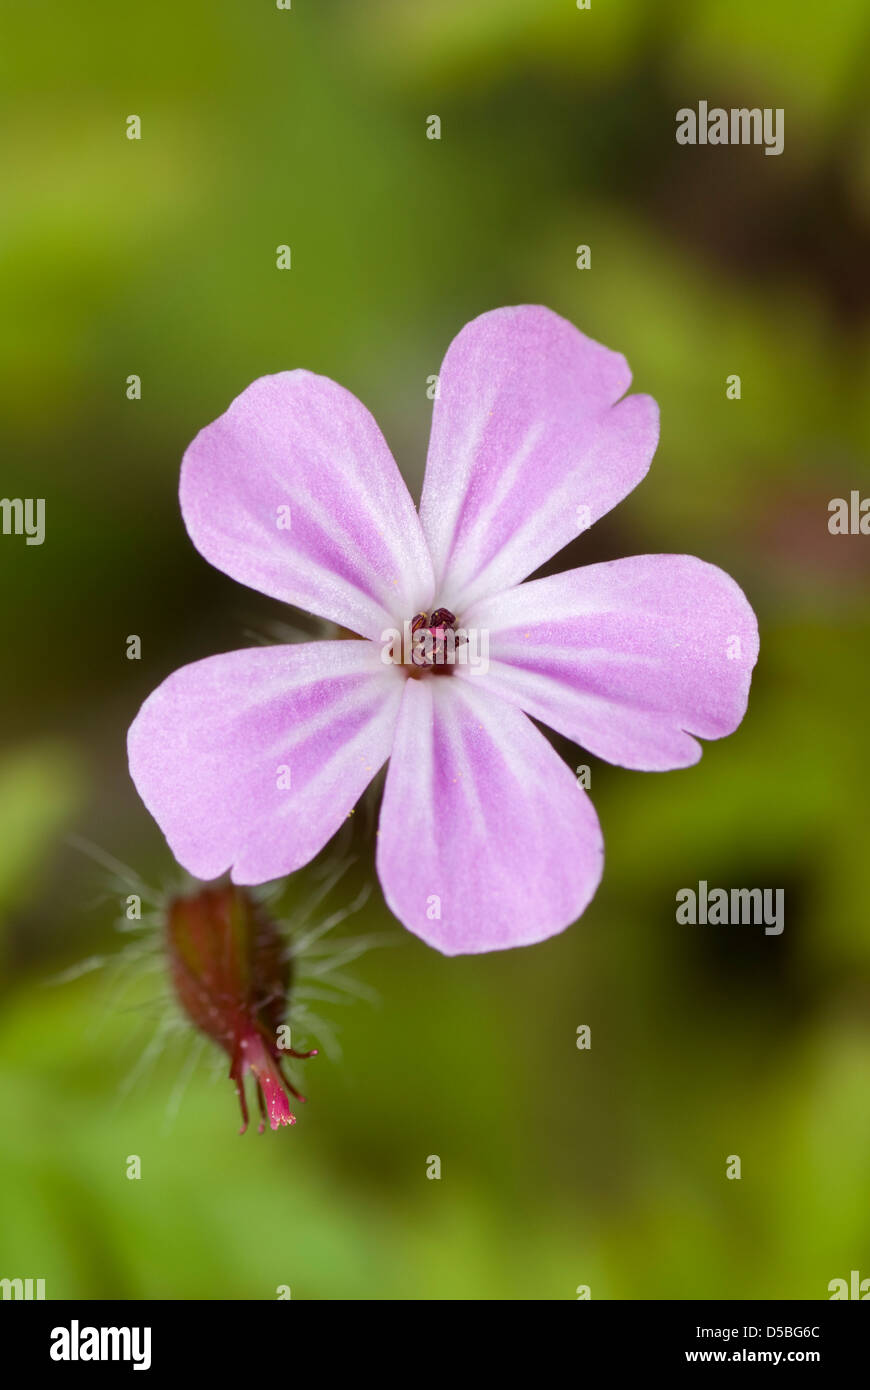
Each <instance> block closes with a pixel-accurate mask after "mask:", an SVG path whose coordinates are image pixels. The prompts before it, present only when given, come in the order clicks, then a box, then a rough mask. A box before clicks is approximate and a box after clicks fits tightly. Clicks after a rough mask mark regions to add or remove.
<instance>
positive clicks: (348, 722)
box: [129, 306, 758, 955]
mask: <svg viewBox="0 0 870 1390" xmlns="http://www.w3.org/2000/svg"><path fill="white" fill-rule="evenodd" d="M630 382H631V374H630V372H629V369H628V365H627V363H626V361H625V359H624V358H623V357H622V356H621V355H620V354H619V353H616V352H611V351H609V350H608V349H607V348H604V347H602V346H601V345H600V344H599V343H595V342H593V341H592V340H591V339H589V338H587V337H585V336H584V335H583V334H582V333H580V332H579V331H578V330H577V329H576V328H574V327H573V326H572V325H571V324H570V323H568V322H567V321H566V320H564V319H562V318H560V317H558V316H557V315H556V314H554V313H552V312H550V311H549V310H548V309H544V308H536V307H525V306H524V307H519V308H506V309H496V310H494V311H493V312H491V313H487V314H483V315H481V317H480V318H477V319H474V320H473V322H471V323H469V324H467V325H466V327H465V328H464V329H463V330H462V332H461V333H460V334H459V336H458V337H457V338H456V339H455V340H454V342H453V343H452V344H451V346H450V348H449V350H448V352H447V356H446V358H445V359H444V363H443V366H442V369H441V373H440V377H439V393H438V397H437V399H436V401H435V407H434V413H433V419H432V434H431V439H430V443H429V455H428V460H427V464H426V477H425V482H424V485H423V495H422V500H421V504H420V512H419V516H418V514H417V512H416V511H415V510H414V505H413V503H412V501H411V497H410V495H409V493H408V490H407V488H406V486H405V484H404V482H403V481H402V478H401V475H400V474H399V471H398V468H397V467H396V464H395V462H394V460H393V458H392V455H391V454H390V451H389V449H388V447H387V444H386V442H385V441H384V439H383V436H382V435H381V433H380V431H379V430H378V427H377V425H376V424H375V421H374V420H373V418H372V417H371V415H370V414H369V413H368V411H367V410H366V409H365V407H364V406H362V405H361V404H360V402H359V401H358V400H356V398H355V397H354V396H352V395H351V394H350V393H349V392H347V391H345V390H344V389H343V388H342V387H341V386H338V385H336V384H335V382H333V381H330V380H328V379H327V378H325V377H320V376H314V375H312V374H311V373H310V372H306V371H291V372H282V373H280V374H278V375H276V376H269V377H261V378H260V380H258V381H255V382H254V383H253V384H252V385H251V386H249V387H248V389H247V390H246V391H244V392H243V393H242V394H241V395H240V396H239V397H238V398H237V399H236V400H235V401H234V402H233V404H232V405H231V406H230V408H229V410H227V412H226V413H225V414H224V415H222V416H221V417H220V419H218V420H216V421H215V422H214V423H213V424H211V425H209V426H207V427H206V428H205V429H204V430H202V431H201V433H200V434H199V435H197V437H196V439H195V440H194V441H193V443H192V444H191V446H190V448H189V449H188V450H187V453H186V454H185V457H184V463H183V466H182V472H181V508H182V513H183V515H184V520H185V524H186V526H187V529H188V532H189V533H190V536H191V539H192V540H193V542H194V544H195V545H196V547H197V548H198V550H199V551H200V552H201V554H203V555H204V556H205V558H206V559H207V560H210V561H211V563H212V564H214V565H216V566H217V567H218V568H219V569H221V570H223V571H224V572H225V573H227V574H229V575H231V576H232V577H233V578H234V579H237V580H239V581H240V582H242V583H244V584H248V585H250V586H251V587H252V588H255V589H259V590H261V591H262V592H263V593H266V594H270V595H272V596H273V597H276V598H279V599H283V600H284V601H285V602H286V603H289V604H295V605H297V606H298V607H301V608H305V609H308V610H309V611H310V612H312V613H315V614H318V615H319V616H320V617H322V618H326V619H330V620H332V621H333V622H334V623H336V624H338V625H339V626H340V627H342V628H345V629H349V630H350V631H351V632H354V633H357V634H359V637H361V638H362V639H363V640H362V641H360V640H355V639H345V640H336V641H320V642H307V643H302V644H299V645H290V646H273V647H257V648H253V649H251V650H246V651H236V652H229V653H227V654H226V655H223V656H214V657H209V658H208V659H206V660H205V661H199V662H196V663H194V664H193V665H191V666H185V667H183V668H182V669H181V670H180V671H176V672H175V674H174V675H172V676H170V677H169V678H168V680H166V681H164V683H163V684H162V685H161V686H160V687H159V689H158V690H156V691H155V692H154V693H153V694H152V695H151V696H150V697H149V699H147V700H146V701H145V704H144V705H143V706H142V709H141V710H140V712H139V714H138V716H137V718H136V720H135V721H134V723H133V726H132V728H131V729H130V736H129V755H130V770H131V773H132V776H133V780H134V781H135V783H136V786H137V788H138V789H139V793H140V795H141V796H142V799H143V800H144V802H145V804H146V806H147V807H148V808H149V810H150V811H151V813H152V815H154V817H155V818H156V820H157V821H158V823H159V824H160V826H161V828H162V830H163V832H164V834H165V836H166V838H167V840H168V841H169V844H170V847H171V848H172V850H173V853H174V854H175V856H176V858H177V859H178V860H179V862H180V863H181V864H182V865H184V867H185V868H186V869H188V870H189V871H190V872H191V873H192V874H195V875H196V876H197V877H199V878H203V879H211V878H214V877H215V876H217V875H218V874H221V873H223V872H224V871H225V870H226V869H228V868H230V869H231V871H232V878H233V880H234V881H235V882H236V883H240V884H254V883H260V882H264V881H266V880H269V879H274V878H278V877H281V876H282V875H284V874H287V873H289V872H291V871H292V870H294V869H298V868H300V867H301V866H302V865H303V864H306V863H307V862H308V861H309V860H310V859H312V858H313V856H314V855H315V854H317V852H318V851H319V850H320V849H321V847H322V846H323V845H325V844H326V842H327V841H328V840H329V839H330V838H331V836H332V835H333V834H334V833H335V832H336V830H337V829H338V828H339V826H340V825H341V823H342V821H343V820H344V819H345V817H346V816H347V815H348V814H349V812H350V810H351V809H352V807H353V806H354V803H355V802H356V800H357V799H358V797H359V796H360V794H361V793H362V791H363V790H364V788H365V787H366V786H367V785H368V783H369V782H370V781H371V779H372V778H373V777H374V775H375V773H376V772H377V771H378V769H379V768H380V767H382V766H383V764H384V763H385V762H386V761H387V759H389V768H388V771H387V778H386V785H385V790H384V796H383V803H382V806H381V812H380V828H379V831H378V844H377V868H378V874H379V876H380V880H381V885H382V887H383V891H384V896H385V898H386V900H387V903H388V905H389V907H390V908H391V910H392V911H393V912H394V913H395V914H396V916H397V917H398V918H399V919H400V920H401V921H402V922H403V923H404V924H405V926H407V927H408V928H409V929H410V930H411V931H412V932H415V933H416V934H417V935H418V936H420V937H422V938H423V939H424V940H425V941H427V942H428V943H429V944H430V945H432V946H434V947H436V948H437V949H438V950H440V951H443V952H444V953H445V954H448V955H455V954H461V953H464V952H476V951H491V950H496V949H499V948H504V947H509V946H520V945H526V944H529V943H530V942H534V941H541V940H543V939H544V938H546V937H548V936H551V935H553V934H554V933H555V932H558V931H561V930H563V929H564V928H565V927H566V926H568V925H569V924H570V923H572V922H573V921H575V920H576V918H577V917H579V915H580V914H581V913H582V912H583V910H584V909H585V908H586V906H587V904H588V903H589V901H590V899H591V898H592V896H593V894H594V893H595V890H596V888H597V886H598V883H599V880H600V877H601V871H602V863H603V844H602V837H601V831H600V827H599V824H598V819H597V816H596V814H595V811H594V808H593V806H592V804H591V802H590V800H589V797H588V796H587V794H586V792H585V790H584V789H583V788H582V787H581V786H580V785H578V780H577V779H576V778H575V776H574V774H573V773H572V771H571V770H570V769H569V768H568V766H567V765H566V764H565V763H564V762H563V761H562V759H561V758H560V757H559V756H558V755H557V753H556V752H555V751H554V749H553V748H552V747H551V745H550V744H549V742H548V741H547V739H546V738H545V737H544V735H543V734H542V733H540V732H539V730H538V729H536V728H535V726H534V724H533V723H532V720H531V719H530V718H529V717H528V716H529V715H531V716H532V717H533V718H534V719H537V720H540V721H542V722H543V723H545V724H547V725H549V726H550V727H551V728H553V729H556V730H557V731H558V732H559V733H561V734H563V735H565V736H567V737H568V738H570V739H573V740H574V741H575V742H577V743H579V744H582V745H583V747H584V748H587V749H588V750H589V751H590V752H592V753H594V754H595V755H596V756H597V757H601V758H605V759H607V760H608V761H610V762H613V763H616V764H619V765H620V766H623V767H630V768H636V769H640V770H644V771H661V770H664V769H667V768H677V767H687V766H689V765H690V764H692V763H694V762H696V761H697V760H698V758H699V757H700V755H701V749H700V746H699V744H698V743H697V742H696V740H695V738H694V737H693V736H692V735H699V736H701V737H703V738H721V737H722V736H723V735H725V734H728V733H731V732H732V731H733V730H734V729H735V728H736V727H737V725H738V724H739V723H740V720H741V719H742V717H743V714H744V713H745V710H746V703H747V699H748V692H749V683H750V676H751V671H752V667H753V665H754V664H755V660H756V657H757V653H758V631H757V625H756V621H755V617H754V615H753V612H752V610H751V608H750V607H749V604H748V603H747V601H746V598H745V597H744V595H743V593H742V592H741V590H740V589H739V588H738V586H737V585H736V584H735V583H734V581H733V580H732V579H730V578H729V577H728V575H726V574H724V573H723V572H722V570H720V569H717V568H716V567H715V566H713V565H708V564H705V563H704V562H703V561H702V560H697V559H694V558H692V557H691V556H687V555H639V556H634V557H633V558H632V559H627V560H617V561H613V562H611V563H608V564H596V565H589V566H587V567H585V568H581V569H575V570H569V571H568V572H566V573H564V574H558V575H554V576H552V577H550V578H547V579H537V580H533V581H531V582H530V583H525V584H523V583H522V582H521V581H522V580H524V579H525V578H526V577H527V576H528V575H529V574H531V573H532V572H533V571H534V570H536V569H537V568H538V567H539V566H540V565H542V564H543V563H544V561H546V560H548V559H549V558H550V557H551V556H552V555H554V554H555V553H556V552H557V551H559V550H561V549H562V547H563V546H564V545H566V544H567V543H568V542H569V541H571V540H572V539H574V537H575V536H576V535H577V534H578V532H579V531H581V530H585V529H586V526H588V525H589V524H590V523H591V522H592V521H595V520H597V519H598V518H599V517H600V516H603V515H604V513H605V512H608V511H609V510H610V508H611V507H613V506H615V505H616V503H617V502H619V501H620V500H621V498H623V497H625V496H626V495H627V494H628V493H629V492H631V490H632V488H634V487H635V486H636V485H637V483H639V482H640V480H641V478H642V477H643V476H644V474H645V473H646V471H647V469H648V467H649V464H650V460H651V459H652V456H653V453H654V451H655V447H656V443H657V441H658V409H657V406H656V404H655V402H654V401H653V400H652V399H651V398H650V397H649V396H639V395H634V396H627V397H626V396H625V395H624V393H625V391H626V390H627V388H628V386H629V384H630ZM391 632H392V633H393V634H394V637H393V640H392V641H390V640H388V639H389V634H390V633H391ZM411 633H413V635H414V640H415V641H419V642H422V643H424V644H428V645H424V646H423V647H422V648H420V649H419V650H418V649H416V648H415V649H414V650H413V651H411V652H410V653H409V651H408V644H407V642H406V641H405V640H396V637H397V635H398V634H401V638H402V639H405V638H407V637H408V635H409V634H411ZM478 639H479V640H478ZM484 639H485V640H484ZM486 642H488V660H481V659H480V657H481V653H482V650H483V648H484V647H485V645H486ZM463 654H465V656H466V659H465V660H463ZM475 656H476V657H477V658H478V660H477V661H476V663H475V660H474V658H475ZM399 662H401V664H398V663H399Z"/></svg>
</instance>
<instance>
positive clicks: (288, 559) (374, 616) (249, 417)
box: [180, 371, 432, 639]
mask: <svg viewBox="0 0 870 1390" xmlns="http://www.w3.org/2000/svg"><path fill="white" fill-rule="evenodd" d="M180 494H181V510H182V512H183V514H184V521H185V525H186V526H187V529H188V532H189V533H190V538H191V540H192V541H193V543H194V545H195V546H196V548H197V550H199V551H200V553H201V554H202V555H204V556H205V558H206V559H207V560H209V561H210V562H211V563H212V564H213V565H216V566H217V568H218V569H220V570H223V571H224V573H225V574H229V575H230V576H231V577H232V578H233V579H237V580H239V581H240V582H241V583H242V584H249V585H250V586H251V588H253V589H259V590H260V591H261V592H262V593H265V594H270V595H272V597H273V598H279V599H283V600H284V602H285V603H292V604H295V605H296V606H297V607H299V608H304V609H307V610H308V611H309V612H310V613H316V614H318V615H319V616H320V617H322V618H330V619H332V621H333V622H336V623H338V624H339V625H341V626H343V627H346V628H349V629H350V630H351V631H353V632H359V633H361V634H362V635H363V636H365V637H371V638H374V639H377V638H378V637H379V636H380V634H381V632H382V631H383V630H384V628H385V627H391V626H393V625H395V623H396V619H397V618H398V620H399V622H400V623H401V620H402V619H404V618H406V617H410V616H412V615H413V614H414V613H417V612H419V611H420V610H421V609H425V608H426V607H427V606H428V605H429V602H430V601H431V598H432V566H431V562H430V559H429V554H428V551H427V549H426V544H425V541H424V540H423V533H422V531H421V529H420V523H419V520H418V517H417V514H416V512H415V510H414V504H413V502H412V501H411V497H410V494H409V492H408V489H407V487H406V486H405V483H404V482H403V480H402V476H401V474H400V473H399V470H398V468H397V467H396V464H395V461H394V459H393V456H392V454H391V453H390V451H389V448H388V447H387V444H386V441H385V439H384V437H383V435H382V434H381V432H380V430H379V429H378V427H377V424H376V423H375V421H374V419H373V418H372V416H371V415H370V414H369V412H368V411H367V410H366V408H365V406H364V405H362V404H361V403H360V402H359V401H358V400H357V399H356V397H355V396H353V395H351V393H350V392H349V391H345V390H344V388H343V387H341V386H338V385H336V383H335V382H334V381H330V380H329V379H328V378H327V377H323V376H315V375H314V374H313V373H311V372H304V371H294V372H281V373H279V374H278V375H277V376H264V377H260V379H259V380H258V381H255V382H254V383H253V384H252V385H251V386H249V387H248V388H247V390H246V391H243V392H242V394H241V395H240V396H238V397H237V398H236V399H235V400H234V401H233V403H232V405H231V406H230V408H229V410H227V411H226V413H225V414H223V415H221V416H220V418H219V419H217V420H215V421H214V423H213V424H211V425H207V426H206V428H205V429H204V430H201V431H200V433H199V434H198V435H197V437H196V439H195V440H194V441H193V443H192V444H191V445H190V448H189V449H188V450H187V453H186V454H185V456H184V462H183V464H182V470H181V489H180ZM288 523H289V524H288Z"/></svg>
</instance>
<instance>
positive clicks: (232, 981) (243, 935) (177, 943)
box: [167, 883, 316, 1134]
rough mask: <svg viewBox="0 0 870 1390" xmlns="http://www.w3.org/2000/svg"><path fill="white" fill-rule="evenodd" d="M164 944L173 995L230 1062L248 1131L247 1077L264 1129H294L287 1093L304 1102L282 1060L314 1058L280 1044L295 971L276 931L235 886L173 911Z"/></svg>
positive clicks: (204, 892)
mask: <svg viewBox="0 0 870 1390" xmlns="http://www.w3.org/2000/svg"><path fill="white" fill-rule="evenodd" d="M167 944H168V950H169V959H170V966H171V974H172V983H173V987H174V989H175V994H176V997H177V999H178V1002H179V1004H180V1005H181V1007H182V1009H183V1010H184V1012H185V1013H186V1014H187V1016H188V1018H189V1019H190V1020H191V1022H192V1023H193V1024H194V1025H195V1027H197V1028H198V1029H199V1030H200V1031H201V1032H203V1033H205V1034H207V1035H208V1037H210V1038H212V1039H213V1041H214V1042H216V1043H217V1044H218V1045H219V1046H220V1047H222V1048H223V1050H224V1051H225V1052H226V1053H227V1055H228V1057H229V1058H230V1079H231V1080H232V1081H233V1082H235V1086H236V1093H237V1095H238V1097H239V1103H240V1105H241V1109H242V1121H243V1124H242V1129H241V1133H242V1134H244V1132H245V1130H246V1129H247V1127H248V1107H247V1102H246V1099H245V1076H246V1074H247V1073H248V1072H249V1071H250V1072H252V1073H253V1076H254V1078H255V1081H256V1085H257V1099H258V1101H259V1105H260V1114H261V1116H262V1122H261V1124H260V1132H261V1133H262V1131H263V1129H264V1128H265V1120H266V1115H267V1114H268V1117H269V1122H270V1124H271V1126H272V1128H273V1129H277V1128H278V1126H279V1125H292V1124H295V1123H296V1116H295V1115H294V1114H293V1112H292V1110H291V1109H290V1100H289V1097H288V1095H287V1092H288V1091H289V1092H291V1093H292V1094H293V1095H294V1096H296V1097H297V1099H298V1100H300V1101H304V1099H305V1097H304V1096H301V1095H300V1094H299V1092H298V1091H297V1090H296V1089H295V1088H294V1087H293V1086H292V1085H291V1084H290V1082H289V1081H288V1080H287V1078H286V1077H285V1076H284V1074H283V1072H282V1065H281V1063H282V1058H283V1057H285V1056H288V1057H297V1058H304V1057H314V1056H316V1052H295V1051H294V1050H293V1049H292V1048H282V1047H279V1044H278V1036H279V1029H280V1028H281V1026H282V1024H283V1022H284V1018H285V1016H286V1012H287V1004H288V998H289V992H290V986H291V983H292V966H291V963H290V960H289V958H288V956H287V953H286V950H285V947H284V943H283V942H282V940H281V935H280V933H279V931H278V928H277V927H276V926H275V924H274V923H273V922H272V921H271V920H270V918H269V917H268V916H267V914H266V913H265V911H264V910H263V908H262V906H261V905H260V904H259V903H258V902H256V901H255V899H254V898H253V897H252V896H251V895H250V894H249V893H248V892H246V891H245V889H243V888H239V887H237V886H236V885H235V884H232V883H228V884H225V885H223V886H221V887H218V888H202V889H200V891H199V892H197V893H195V894H193V895H191V896H189V897H183V898H176V899H174V901H173V902H172V903H170V906H169V914H168V919H167Z"/></svg>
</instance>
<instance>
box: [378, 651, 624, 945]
mask: <svg viewBox="0 0 870 1390" xmlns="http://www.w3.org/2000/svg"><path fill="white" fill-rule="evenodd" d="M603 853H604V851H603V844H602V839H601V831H600V829H599V825H598V818H597V816H596V815H595V810H594V808H593V806H592V803H591V801H590V800H589V798H588V797H587V795H586V793H585V792H584V791H583V790H582V788H581V787H579V786H578V784H577V781H576V779H575V777H574V776H573V774H572V773H571V771H570V770H569V768H568V767H567V765H566V764H565V763H563V762H562V760H561V758H559V757H558V755H557V754H556V753H555V752H554V751H553V749H552V748H551V747H550V745H549V743H548V742H547V740H546V739H545V738H544V736H543V735H542V734H540V733H539V732H538V730H537V729H536V728H535V727H534V725H533V724H532V723H531V722H530V720H528V719H527V718H526V716H525V715H524V714H521V713H520V711H519V710H516V709H512V708H511V706H510V705H505V704H503V703H502V702H501V701H500V700H497V699H493V698H492V697H491V696H488V695H485V694H484V693H483V692H480V691H478V690H477V689H475V688H474V687H473V686H472V684H471V683H470V682H468V681H459V680H457V679H456V678H455V677H454V676H433V677H430V678H429V679H423V680H420V681H415V680H409V681H408V682H407V684H406V687H405V694H404V697H403V700H402V708H401V711H400V714H399V721H398V726H397V729H396V739H395V744H394V747H393V754H392V757H391V759H390V766H389V769H388V772H387V782H386V787H385V790H384V800H383V804H382V807H381V819H380V829H379V831H378V852H377V863H378V874H379V876H380V880H381V885H382V887H383V890H384V896H385V898H386V900H387V903H388V905H389V907H390V909H391V911H392V912H394V913H395V915H396V916H397V917H398V918H399V920H400V921H402V922H404V924H405V926H406V927H408V928H409V930H410V931H412V932H414V933H415V934H416V935H417V936H420V937H422V938H423V940H424V941H427V942H428V943H429V945H430V946H434V947H435V948H436V949H437V950H439V951H442V952H443V953H444V954H445V955H461V954H465V953H469V952H478V951H494V950H501V949H504V948H506V947H509V946H524V945H528V944H529V943H531V942H534V941H542V940H543V939H544V938H545V937H548V936H552V935H553V934H554V933H556V932H560V931H562V930H563V928H565V927H567V926H568V925H569V924H570V923H571V922H574V921H575V920H576V919H577V918H578V917H579V916H580V914H581V912H583V910H584V908H585V907H586V906H587V904H588V903H589V901H590V899H591V898H592V896H593V894H594V892H595V890H596V888H597V887H598V883H599V880H600V878H601V870H602V866H603ZM439 914H440V915H439Z"/></svg>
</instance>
